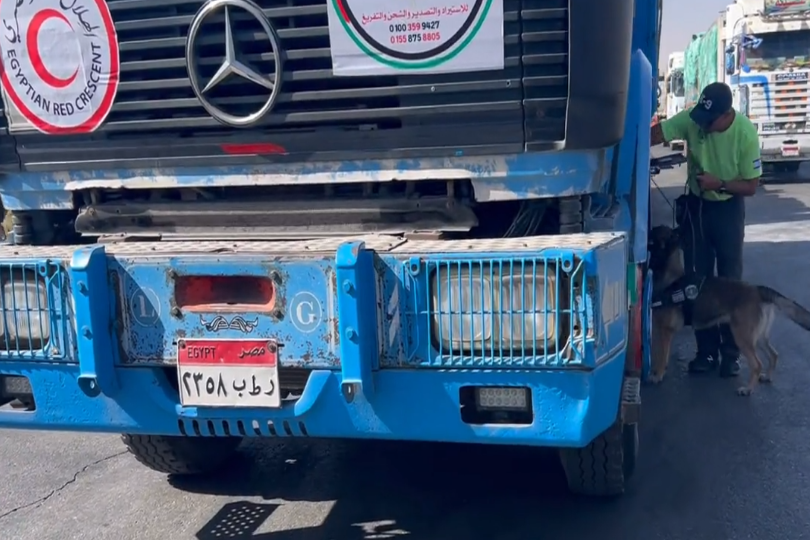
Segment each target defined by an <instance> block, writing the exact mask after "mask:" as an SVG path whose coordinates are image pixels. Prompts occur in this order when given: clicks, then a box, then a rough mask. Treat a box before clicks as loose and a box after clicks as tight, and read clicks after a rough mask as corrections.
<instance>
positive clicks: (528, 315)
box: [420, 257, 593, 368]
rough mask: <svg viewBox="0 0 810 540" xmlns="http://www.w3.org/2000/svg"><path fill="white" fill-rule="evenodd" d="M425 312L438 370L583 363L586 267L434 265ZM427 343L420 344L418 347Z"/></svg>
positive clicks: (562, 262) (558, 261)
mask: <svg viewBox="0 0 810 540" xmlns="http://www.w3.org/2000/svg"><path fill="white" fill-rule="evenodd" d="M425 264H426V271H427V275H428V276H429V278H428V279H429V282H430V286H429V287H427V297H426V299H425V305H426V306H427V309H425V310H424V311H423V312H421V313H420V316H421V317H424V318H425V319H426V321H427V329H428V330H427V334H428V336H429V339H430V341H431V344H432V348H433V350H434V351H435V353H436V354H435V355H433V356H432V357H431V359H430V360H427V361H426V364H427V365H430V366H433V367H496V368H497V367H504V368H521V367H538V366H543V367H546V366H549V365H565V364H581V363H582V362H583V361H584V354H585V352H584V348H583V345H584V340H585V339H586V338H588V337H592V333H593V332H592V330H590V325H591V324H592V313H589V309H588V307H587V306H588V304H589V300H586V294H585V291H584V286H583V284H584V273H585V272H584V266H583V264H582V262H581V261H577V260H575V259H573V258H570V257H560V258H557V257H542V258H513V259H503V260H497V259H496V260H493V259H455V260H429V261H427V262H426V263H425ZM420 341H421V340H420Z"/></svg>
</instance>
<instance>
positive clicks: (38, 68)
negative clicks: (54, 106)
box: [25, 8, 79, 88]
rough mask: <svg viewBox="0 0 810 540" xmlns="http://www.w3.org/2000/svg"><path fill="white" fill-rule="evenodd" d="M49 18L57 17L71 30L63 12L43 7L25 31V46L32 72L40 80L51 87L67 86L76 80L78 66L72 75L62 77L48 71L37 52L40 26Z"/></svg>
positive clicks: (71, 27)
mask: <svg viewBox="0 0 810 540" xmlns="http://www.w3.org/2000/svg"><path fill="white" fill-rule="evenodd" d="M50 19H59V20H60V21H63V22H64V23H65V24H66V25H68V26H69V27H70V29H71V30H72V29H73V26H72V25H71V24H70V21H68V20H67V17H65V16H64V14H62V13H59V12H58V11H56V10H55V9H51V8H47V9H43V10H42V11H39V12H37V14H36V15H34V16H33V17H32V18H31V24H30V25H29V26H28V32H26V35H25V46H26V48H27V49H28V55H29V57H30V58H31V65H32V66H33V68H34V72H35V73H36V74H37V75H38V76H39V78H40V79H42V82H44V83H45V84H47V85H48V86H52V87H53V88H67V87H68V86H70V85H71V84H73V81H75V80H76V76H77V75H78V74H79V68H76V70H75V71H74V72H73V75H71V76H70V77H68V78H66V79H62V78H61V77H57V76H56V75H54V74H53V73H51V72H50V71H48V68H46V67H45V63H44V62H43V61H42V55H40V54H39V30H40V29H41V28H42V25H43V24H45V23H46V22H47V21H49V20H50Z"/></svg>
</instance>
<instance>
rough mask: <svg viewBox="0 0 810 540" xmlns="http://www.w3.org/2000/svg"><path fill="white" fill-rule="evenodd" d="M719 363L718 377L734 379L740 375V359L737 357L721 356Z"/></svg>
mask: <svg viewBox="0 0 810 540" xmlns="http://www.w3.org/2000/svg"><path fill="white" fill-rule="evenodd" d="M721 357H722V360H721V361H720V376H721V377H736V376H737V375H739V374H740V358H739V357H738V356H724V355H721Z"/></svg>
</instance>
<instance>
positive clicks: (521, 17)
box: [17, 0, 568, 171]
mask: <svg viewBox="0 0 810 540" xmlns="http://www.w3.org/2000/svg"><path fill="white" fill-rule="evenodd" d="M108 4H109V6H110V10H111V12H112V14H113V18H114V19H115V23H116V28H117V31H118V39H119V43H120V51H121V53H120V54H121V69H122V73H121V84H120V87H119V91H118V96H117V99H116V104H115V107H114V109H113V112H112V113H111V114H110V116H109V118H108V120H107V122H106V124H105V125H104V126H103V127H102V128H101V129H100V130H99V131H98V132H96V133H95V134H92V135H88V136H75V137H60V138H59V139H55V138H53V137H45V136H42V135H39V134H36V133H31V132H26V133H25V134H22V133H17V138H18V151H19V153H20V157H21V159H22V162H23V164H24V166H25V167H26V168H27V169H28V170H32V171H33V170H55V169H57V167H58V168H59V169H65V168H67V169H81V168H88V167H92V168H110V167H116V168H122V167H143V166H154V167H157V166H170V165H171V166H174V165H196V166H204V165H207V164H209V163H210V164H220V165H221V164H227V163H236V162H245V160H246V156H244V155H232V153H229V152H228V151H227V150H226V149H225V148H226V146H223V145H227V144H229V143H234V144H236V143H240V142H242V143H244V142H249V143H251V144H256V143H261V142H266V143H274V144H276V145H279V146H280V147H281V148H282V149H284V150H285V151H286V153H288V154H292V155H294V154H296V153H302V154H303V153H306V155H307V156H308V157H310V158H312V157H314V156H315V155H317V156H323V157H324V158H327V157H328V158H331V159H340V158H349V157H358V155H377V156H382V155H385V156H392V155H420V156H425V155H451V154H453V153H454V152H456V151H457V150H458V149H459V148H467V149H468V151H467V153H468V154H469V153H493V152H496V153H509V152H519V151H523V150H524V148H525V143H526V141H531V142H534V143H537V142H541V143H542V142H547V143H549V144H550V145H552V144H553V143H555V142H556V141H562V140H563V139H564V138H565V115H566V101H567V90H568V6H567V2H566V1H565V0H504V11H505V13H504V19H505V22H504V40H505V57H506V59H505V62H506V65H505V69H504V70H501V71H497V70H496V71H488V72H473V73H456V74H447V75H427V76H424V75H423V76H374V77H334V76H333V75H332V73H331V57H330V51H329V36H328V26H327V10H326V9H327V8H326V2H324V1H323V0H287V1H286V2H285V1H284V0H258V4H259V5H260V6H261V7H262V9H263V11H264V13H265V14H266V15H267V16H268V18H269V19H270V20H271V22H272V23H273V25H274V26H275V27H276V28H277V30H278V33H279V36H280V38H281V41H282V48H283V49H284V50H285V53H286V59H285V67H284V72H283V83H282V90H281V95H280V97H279V100H278V102H277V104H276V106H275V108H274V110H273V111H271V112H270V113H269V114H268V115H267V116H266V117H265V118H264V119H263V120H262V121H261V123H260V124H259V125H256V126H255V127H254V128H250V129H243V130H236V129H233V128H227V127H224V126H222V125H220V124H219V123H218V122H217V121H216V120H214V119H213V118H212V117H211V116H210V115H209V114H208V113H207V112H206V111H205V110H204V109H203V108H202V106H201V105H200V103H199V101H198V100H197V98H196V97H195V96H194V94H193V92H192V89H191V85H190V83H189V80H188V75H187V72H186V59H185V49H184V48H185V41H186V34H187V32H188V27H189V24H190V23H191V20H192V17H193V15H194V13H195V12H196V11H197V9H198V8H199V6H200V0H108ZM232 20H233V21H234V24H235V29H236V31H235V38H236V39H237V40H238V42H239V46H240V47H241V49H242V52H243V53H244V54H245V56H246V59H247V60H249V61H250V62H251V63H252V64H253V65H255V66H257V67H259V68H262V69H265V70H267V71H268V72H269V71H270V70H271V68H272V66H271V62H272V55H271V54H269V53H267V52H266V51H267V49H266V46H267V40H266V36H265V35H264V32H263V31H261V30H260V29H259V27H258V23H257V22H256V21H254V20H252V19H251V18H250V16H248V15H245V14H236V15H232ZM201 33H202V37H201V38H200V39H199V40H198V43H199V45H200V49H199V67H200V71H201V73H202V75H203V76H204V77H210V76H211V75H212V74H213V72H214V71H215V70H216V69H217V67H218V66H219V64H220V63H221V61H222V51H223V43H224V18H222V17H220V18H219V19H216V18H215V17H212V18H211V22H210V23H208V22H206V23H205V25H204V28H203V31H202V32H201ZM258 92H259V87H257V86H255V85H253V84H251V83H243V82H240V81H239V80H237V81H236V82H234V83H233V84H229V85H223V86H222V88H221V95H220V96H219V97H218V98H215V101H216V102H217V103H218V104H220V105H221V106H222V108H223V109H226V110H228V111H229V112H232V113H233V114H244V113H249V112H253V111H255V110H257V109H258V108H259V107H260V105H261V103H263V101H264V98H265V96H264V95H262V94H259V93H258ZM524 104H525V115H524ZM371 132H373V133H371ZM102 141H103V143H102ZM313 147H314V148H315V149H316V150H315V151H314V154H313ZM91 149H92V152H90V150H91ZM358 149H362V150H358ZM254 158H256V159H259V157H258V156H254ZM113 160H114V161H113ZM207 160H208V161H207Z"/></svg>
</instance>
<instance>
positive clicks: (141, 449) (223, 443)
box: [121, 434, 242, 475]
mask: <svg viewBox="0 0 810 540" xmlns="http://www.w3.org/2000/svg"><path fill="white" fill-rule="evenodd" d="M121 438H122V439H123V441H124V444H125V445H126V447H127V449H128V450H129V451H130V453H132V455H133V456H135V459H137V460H138V461H139V462H140V463H141V464H143V465H146V466H147V467H149V468H150V469H152V470H153V471H158V472H162V473H165V474H175V475H194V474H207V473H212V472H214V471H216V470H217V469H218V468H219V467H220V466H221V465H222V464H223V463H225V461H226V460H228V458H230V457H231V456H233V455H234V454H235V453H236V449H237V448H238V447H239V443H241V442H242V438H241V437H210V438H209V437H168V436H164V435H130V434H124V435H122V436H121Z"/></svg>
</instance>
